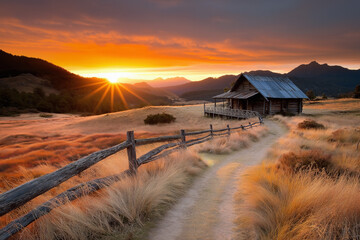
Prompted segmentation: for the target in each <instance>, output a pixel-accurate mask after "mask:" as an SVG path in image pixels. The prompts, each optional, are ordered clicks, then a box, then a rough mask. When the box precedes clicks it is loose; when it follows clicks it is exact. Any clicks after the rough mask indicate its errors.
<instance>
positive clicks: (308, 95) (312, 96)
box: [306, 90, 316, 100]
mask: <svg viewBox="0 0 360 240" xmlns="http://www.w3.org/2000/svg"><path fill="white" fill-rule="evenodd" d="M306 96H307V97H308V98H309V99H310V100H314V99H315V97H316V96H315V93H314V92H313V90H309V91H307V92H306Z"/></svg>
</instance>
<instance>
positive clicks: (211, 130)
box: [210, 124, 214, 137]
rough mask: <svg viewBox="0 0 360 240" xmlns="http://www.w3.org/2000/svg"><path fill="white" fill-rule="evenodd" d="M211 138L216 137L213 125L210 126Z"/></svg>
mask: <svg viewBox="0 0 360 240" xmlns="http://www.w3.org/2000/svg"><path fill="white" fill-rule="evenodd" d="M210 136H211V137H213V136H214V133H213V127H212V124H210Z"/></svg>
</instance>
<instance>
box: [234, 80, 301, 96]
mask: <svg viewBox="0 0 360 240" xmlns="http://www.w3.org/2000/svg"><path fill="white" fill-rule="evenodd" d="M241 76H244V77H245V78H246V79H247V80H248V81H249V82H250V83H251V84H252V85H253V86H254V87H255V88H256V89H257V90H258V91H259V92H260V93H261V95H263V96H264V97H265V98H266V99H267V98H308V97H307V96H306V95H305V94H304V93H303V92H302V91H301V90H300V89H299V88H298V87H297V86H296V85H295V84H294V83H293V82H292V81H291V80H290V79H289V78H288V77H285V76H255V75H248V74H242V75H241ZM241 76H240V77H239V79H238V80H237V81H239V80H240V79H241ZM236 85H237V84H235V85H234V87H236ZM234 87H233V88H234ZM233 88H232V89H231V90H230V91H231V92H234V90H235V89H233ZM235 92H236V91H235Z"/></svg>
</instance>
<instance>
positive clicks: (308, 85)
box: [165, 61, 360, 100]
mask: <svg viewBox="0 0 360 240" xmlns="http://www.w3.org/2000/svg"><path fill="white" fill-rule="evenodd" d="M245 73H246V74H253V75H262V76H279V75H286V76H288V77H289V78H290V79H291V80H292V81H293V82H294V83H295V84H296V85H297V86H298V87H299V88H300V89H301V90H302V91H304V92H306V91H308V90H313V91H314V92H315V93H316V94H317V95H321V94H323V93H324V94H326V95H328V96H333V97H336V96H338V95H339V94H342V93H349V92H352V91H353V90H354V88H355V86H356V85H359V84H360V70H350V69H347V68H344V67H341V66H329V65H327V64H319V63H317V62H315V61H313V62H311V63H309V64H302V65H300V66H298V67H296V68H294V69H293V70H291V71H290V72H288V73H286V74H280V73H275V72H271V71H267V70H257V71H250V72H245ZM237 77H238V75H224V76H221V77H219V78H206V79H204V80H201V81H198V82H191V83H187V84H183V85H180V86H176V87H168V88H165V89H166V90H169V91H171V92H173V93H175V94H178V95H179V96H180V97H182V98H185V99H187V100H201V99H202V100H211V97H212V96H214V95H216V94H220V93H222V92H223V91H224V88H229V87H230V86H231V84H232V82H234V81H235V80H236V79H237Z"/></svg>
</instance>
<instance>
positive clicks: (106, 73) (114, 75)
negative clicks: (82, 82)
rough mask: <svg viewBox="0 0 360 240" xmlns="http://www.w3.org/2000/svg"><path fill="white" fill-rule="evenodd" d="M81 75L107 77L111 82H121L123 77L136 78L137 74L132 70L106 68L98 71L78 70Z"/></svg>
mask: <svg viewBox="0 0 360 240" xmlns="http://www.w3.org/2000/svg"><path fill="white" fill-rule="evenodd" d="M77 73H78V74H79V75H81V76H83V77H97V78H105V79H107V80H108V81H109V82H110V83H118V82H121V81H122V80H123V79H127V78H134V77H135V74H133V73H131V72H125V71H122V70H115V69H105V70H100V71H99V70H98V71H96V72H95V71H86V72H81V71H80V72H77Z"/></svg>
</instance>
